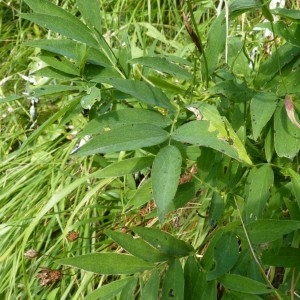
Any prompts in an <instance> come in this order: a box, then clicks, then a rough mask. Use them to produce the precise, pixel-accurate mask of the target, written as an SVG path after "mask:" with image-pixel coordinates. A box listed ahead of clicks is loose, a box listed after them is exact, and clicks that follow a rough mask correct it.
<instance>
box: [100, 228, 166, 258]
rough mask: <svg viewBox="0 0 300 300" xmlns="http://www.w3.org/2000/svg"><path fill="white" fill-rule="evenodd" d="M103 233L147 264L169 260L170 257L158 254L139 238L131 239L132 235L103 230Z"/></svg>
mask: <svg viewBox="0 0 300 300" xmlns="http://www.w3.org/2000/svg"><path fill="white" fill-rule="evenodd" d="M104 233H105V234H106V235H108V236H109V237H110V238H111V239H113V240H114V241H115V242H116V243H117V244H119V245H120V246H121V247H122V248H124V249H125V250H126V251H127V252H129V253H130V254H132V255H133V256H136V257H138V258H141V259H143V260H145V261H149V262H160V261H166V260H168V259H170V256H168V255H166V254H164V253H161V252H159V251H158V250H157V249H156V248H154V247H152V246H150V245H149V244H148V243H146V242H145V241H144V240H142V239H141V238H137V239H135V238H133V236H132V235H129V234H125V233H121V232H118V231H113V230H104Z"/></svg>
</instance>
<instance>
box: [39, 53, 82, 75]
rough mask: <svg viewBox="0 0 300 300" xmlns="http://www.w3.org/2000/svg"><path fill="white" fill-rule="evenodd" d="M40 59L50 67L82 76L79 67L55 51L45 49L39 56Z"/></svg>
mask: <svg viewBox="0 0 300 300" xmlns="http://www.w3.org/2000/svg"><path fill="white" fill-rule="evenodd" d="M39 57H40V59H41V60H42V61H43V62H45V63H46V64H47V65H49V66H50V67H52V68H54V69H56V70H59V71H62V72H64V73H67V74H71V75H75V76H80V71H79V68H77V67H76V66H75V65H74V64H73V63H72V62H70V61H69V60H67V59H66V58H65V57H63V56H59V55H55V53H52V52H48V51H43V52H42V54H41V55H40V56H39Z"/></svg>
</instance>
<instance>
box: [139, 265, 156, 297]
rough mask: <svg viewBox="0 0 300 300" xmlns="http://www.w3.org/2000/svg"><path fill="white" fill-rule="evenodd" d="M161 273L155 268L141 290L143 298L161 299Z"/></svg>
mask: <svg viewBox="0 0 300 300" xmlns="http://www.w3.org/2000/svg"><path fill="white" fill-rule="evenodd" d="M159 279H160V278H159V274H158V272H157V271H156V270H154V271H153V272H152V274H151V276H150V278H149V279H148V281H147V282H146V284H145V285H144V286H143V287H142V290H141V299H147V300H157V299H159V296H158V293H159Z"/></svg>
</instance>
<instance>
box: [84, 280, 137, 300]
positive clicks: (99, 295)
mask: <svg viewBox="0 0 300 300" xmlns="http://www.w3.org/2000/svg"><path fill="white" fill-rule="evenodd" d="M130 281H132V277H127V278H123V279H119V280H116V281H112V282H110V283H108V284H105V285H103V286H101V287H100V288H99V289H96V290H94V291H93V292H92V293H90V294H89V295H88V296H86V297H85V298H84V300H98V299H111V298H113V297H115V296H117V295H118V294H119V293H120V292H121V291H122V290H123V288H124V287H125V286H126V285H127V284H128V283H129V282H130Z"/></svg>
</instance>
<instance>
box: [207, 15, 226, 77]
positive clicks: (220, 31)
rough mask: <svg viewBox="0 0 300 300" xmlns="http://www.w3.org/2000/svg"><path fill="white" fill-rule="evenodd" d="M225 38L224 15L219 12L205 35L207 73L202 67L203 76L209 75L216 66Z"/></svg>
mask: <svg viewBox="0 0 300 300" xmlns="http://www.w3.org/2000/svg"><path fill="white" fill-rule="evenodd" d="M225 40H226V22H225V15H224V13H221V14H220V15H219V16H218V17H217V18H216V19H215V20H214V22H213V23H212V25H211V27H210V29H209V32H208V37H207V46H206V51H205V53H206V59H207V65H208V74H205V73H204V72H206V70H205V68H204V64H203V67H202V74H205V77H209V76H210V75H211V74H212V73H213V72H214V70H215V69H216V67H217V64H218V62H219V59H220V56H221V54H222V52H223V51H224V48H225Z"/></svg>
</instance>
